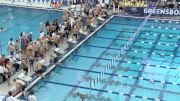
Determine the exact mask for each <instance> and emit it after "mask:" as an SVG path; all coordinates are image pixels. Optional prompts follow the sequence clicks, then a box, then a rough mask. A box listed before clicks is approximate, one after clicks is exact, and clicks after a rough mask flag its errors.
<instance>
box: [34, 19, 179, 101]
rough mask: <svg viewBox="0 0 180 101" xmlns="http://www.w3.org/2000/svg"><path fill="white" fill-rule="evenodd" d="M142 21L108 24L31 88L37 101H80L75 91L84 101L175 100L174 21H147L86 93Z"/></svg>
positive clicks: (176, 36) (176, 53)
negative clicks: (128, 45) (91, 82)
mask: <svg viewBox="0 0 180 101" xmlns="http://www.w3.org/2000/svg"><path fill="white" fill-rule="evenodd" d="M143 20H144V19H141V18H127V17H114V18H113V19H111V20H110V21H109V22H108V23H107V24H106V25H105V26H103V27H102V28H101V29H100V30H99V31H98V32H96V33H95V34H94V35H93V36H92V37H91V38H90V39H89V40H88V41H87V42H85V43H84V44H83V45H82V46H81V47H80V48H79V49H78V50H77V51H76V52H74V53H73V54H72V55H71V56H69V57H68V58H67V59H66V60H65V61H63V63H62V64H61V65H59V66H57V67H55V69H54V70H53V71H52V72H51V73H50V74H49V75H48V76H47V77H46V78H44V79H43V80H41V81H39V82H38V83H37V84H36V85H35V86H34V87H33V88H32V89H33V90H35V94H36V95H37V97H38V101H81V99H80V97H79V96H76V94H75V92H80V93H81V94H84V95H85V96H86V97H85V100H84V101H148V100H157V101H158V100H162V101H164V100H165V101H179V99H178V98H180V78H179V77H180V74H179V73H180V72H179V70H180V69H179V63H180V57H179V56H180V54H179V51H180V49H179V43H180V37H179V36H180V33H179V31H180V29H178V25H179V24H178V22H174V21H173V22H170V23H169V22H168V21H165V22H163V21H161V20H158V21H155V20H153V19H151V20H148V21H147V23H146V24H145V26H144V27H143V28H142V30H141V32H140V34H139V36H137V39H136V40H135V41H134V42H133V44H132V45H131V46H130V47H129V50H126V51H125V52H124V55H125V56H124V57H125V58H121V57H120V58H118V60H117V61H116V62H115V63H114V64H113V67H112V68H110V70H109V71H108V72H106V73H105V75H104V77H103V78H102V79H101V80H100V82H99V83H98V84H96V86H92V89H91V88H90V80H89V78H91V79H94V78H96V77H97V76H98V75H99V74H100V72H101V71H103V70H104V69H105V66H106V65H107V64H108V63H109V62H110V61H111V59H113V58H114V56H115V55H116V54H118V51H119V50H120V49H122V47H123V45H125V44H126V43H127V40H128V39H129V38H130V37H131V36H132V35H133V33H134V32H135V31H136V30H137V29H138V27H139V26H140V25H141V23H142V22H143ZM151 26H154V27H151ZM158 27H161V28H158ZM166 27H168V29H167V28H166ZM165 28H166V29H165ZM172 28H176V30H175V29H174V30H173V29H172ZM108 91H112V93H111V92H108ZM90 95H91V96H90Z"/></svg>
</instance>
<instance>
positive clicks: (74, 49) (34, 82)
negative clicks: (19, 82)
mask: <svg viewBox="0 0 180 101" xmlns="http://www.w3.org/2000/svg"><path fill="white" fill-rule="evenodd" d="M113 17H114V15H112V16H111V17H110V18H109V19H108V20H107V21H106V22H104V23H103V24H102V25H100V26H99V27H98V28H97V29H96V30H94V31H93V32H92V33H91V34H89V35H88V36H87V37H86V38H85V39H84V40H82V41H81V42H80V43H79V44H78V45H76V46H75V47H74V48H73V49H72V50H71V51H69V52H68V53H67V54H66V55H64V56H63V57H62V58H61V59H60V60H59V61H58V62H59V63H60V62H62V61H64V60H65V59H66V58H67V57H68V56H69V55H71V54H72V53H73V52H74V51H76V50H77V49H78V48H79V47H80V46H81V45H82V44H83V43H84V42H86V41H87V40H88V39H89V38H90V37H91V36H93V35H94V34H95V33H96V32H97V31H98V30H99V29H100V28H102V27H103V26H104V25H105V24H106V23H108V22H109V21H110V20H111V19H112V18H113ZM55 67H56V65H55V64H54V65H53V66H51V67H50V68H49V69H48V70H47V71H46V72H45V73H43V74H42V77H38V78H36V79H35V80H34V81H33V82H32V83H31V84H30V85H29V86H28V87H27V88H26V91H28V90H30V89H31V88H32V87H33V86H35V85H36V84H37V83H38V82H39V81H40V80H41V79H43V77H45V76H46V75H47V74H49V73H50V72H51V71H52V70H53V69H54V68H55ZM21 95H22V93H21V92H20V93H18V94H17V95H16V96H15V98H19V97H20V96H21Z"/></svg>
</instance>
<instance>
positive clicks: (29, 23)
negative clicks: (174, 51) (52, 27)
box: [0, 6, 62, 55]
mask: <svg viewBox="0 0 180 101" xmlns="http://www.w3.org/2000/svg"><path fill="white" fill-rule="evenodd" d="M61 18H62V12H60V11H52V10H37V9H28V8H19V7H7V6H0V19H1V21H0V27H3V28H4V29H5V32H0V40H1V42H2V53H3V54H7V55H9V54H8V53H7V43H8V41H9V39H10V38H13V39H14V40H15V39H18V38H19V35H20V33H21V32H33V39H34V40H35V39H37V38H38V37H39V25H40V23H41V22H43V23H45V22H46V20H47V19H49V20H50V21H53V20H54V19H58V21H59V23H60V22H61V21H62V19H61ZM44 31H45V28H44Z"/></svg>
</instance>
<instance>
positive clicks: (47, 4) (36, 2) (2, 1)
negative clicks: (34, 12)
mask: <svg viewBox="0 0 180 101" xmlns="http://www.w3.org/2000/svg"><path fill="white" fill-rule="evenodd" d="M56 3H60V7H58V9H62V8H63V7H65V6H67V5H68V2H67V0H0V5H8V6H22V7H29V8H33V7H35V8H46V9H53V8H56V9H57V7H55V4H56Z"/></svg>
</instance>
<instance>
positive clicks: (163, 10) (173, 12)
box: [144, 8, 180, 16]
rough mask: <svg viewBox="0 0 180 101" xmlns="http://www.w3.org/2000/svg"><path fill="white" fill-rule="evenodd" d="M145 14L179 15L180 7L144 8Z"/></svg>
mask: <svg viewBox="0 0 180 101" xmlns="http://www.w3.org/2000/svg"><path fill="white" fill-rule="evenodd" d="M144 13H145V14H149V13H152V14H160V15H176V16H177V15H180V9H170V8H144Z"/></svg>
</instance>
